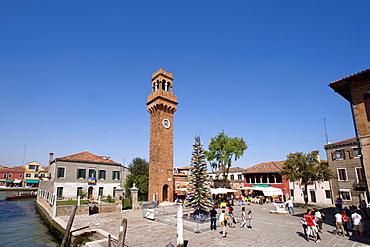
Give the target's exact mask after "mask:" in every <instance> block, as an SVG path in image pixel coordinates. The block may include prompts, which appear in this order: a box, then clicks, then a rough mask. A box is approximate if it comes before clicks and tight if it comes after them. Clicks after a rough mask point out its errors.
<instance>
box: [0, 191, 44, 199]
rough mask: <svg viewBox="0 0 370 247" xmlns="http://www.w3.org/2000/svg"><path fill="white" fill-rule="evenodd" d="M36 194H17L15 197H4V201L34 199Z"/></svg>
mask: <svg viewBox="0 0 370 247" xmlns="http://www.w3.org/2000/svg"><path fill="white" fill-rule="evenodd" d="M36 195H37V193H36V192H20V193H17V195H15V196H6V197H4V199H5V200H18V199H25V198H36Z"/></svg>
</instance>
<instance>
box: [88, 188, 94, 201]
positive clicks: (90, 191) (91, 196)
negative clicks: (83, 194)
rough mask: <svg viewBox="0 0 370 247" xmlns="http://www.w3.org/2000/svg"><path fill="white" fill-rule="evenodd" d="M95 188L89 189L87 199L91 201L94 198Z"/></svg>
mask: <svg viewBox="0 0 370 247" xmlns="http://www.w3.org/2000/svg"><path fill="white" fill-rule="evenodd" d="M93 190H94V189H93V187H91V186H90V187H89V189H88V190H87V197H88V198H89V199H91V198H93Z"/></svg>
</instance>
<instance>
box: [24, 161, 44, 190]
mask: <svg viewBox="0 0 370 247" xmlns="http://www.w3.org/2000/svg"><path fill="white" fill-rule="evenodd" d="M47 175H48V174H47V169H44V168H43V167H42V165H41V164H39V163H37V162H35V161H32V162H29V163H27V164H26V168H25V171H24V178H25V181H24V186H25V187H38V186H39V181H40V179H42V178H44V177H46V176H47Z"/></svg>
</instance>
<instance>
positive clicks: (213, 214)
mask: <svg viewBox="0 0 370 247" xmlns="http://www.w3.org/2000/svg"><path fill="white" fill-rule="evenodd" d="M209 214H210V216H211V231H212V230H215V231H216V221H217V211H216V209H215V206H212V209H211V211H209Z"/></svg>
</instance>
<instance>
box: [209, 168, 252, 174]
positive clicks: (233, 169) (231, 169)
mask: <svg viewBox="0 0 370 247" xmlns="http://www.w3.org/2000/svg"><path fill="white" fill-rule="evenodd" d="M244 171H245V168H241V167H238V166H237V167H230V168H229V173H230V172H244ZM211 173H213V172H211ZM214 173H222V171H221V170H218V171H215V172H214Z"/></svg>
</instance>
